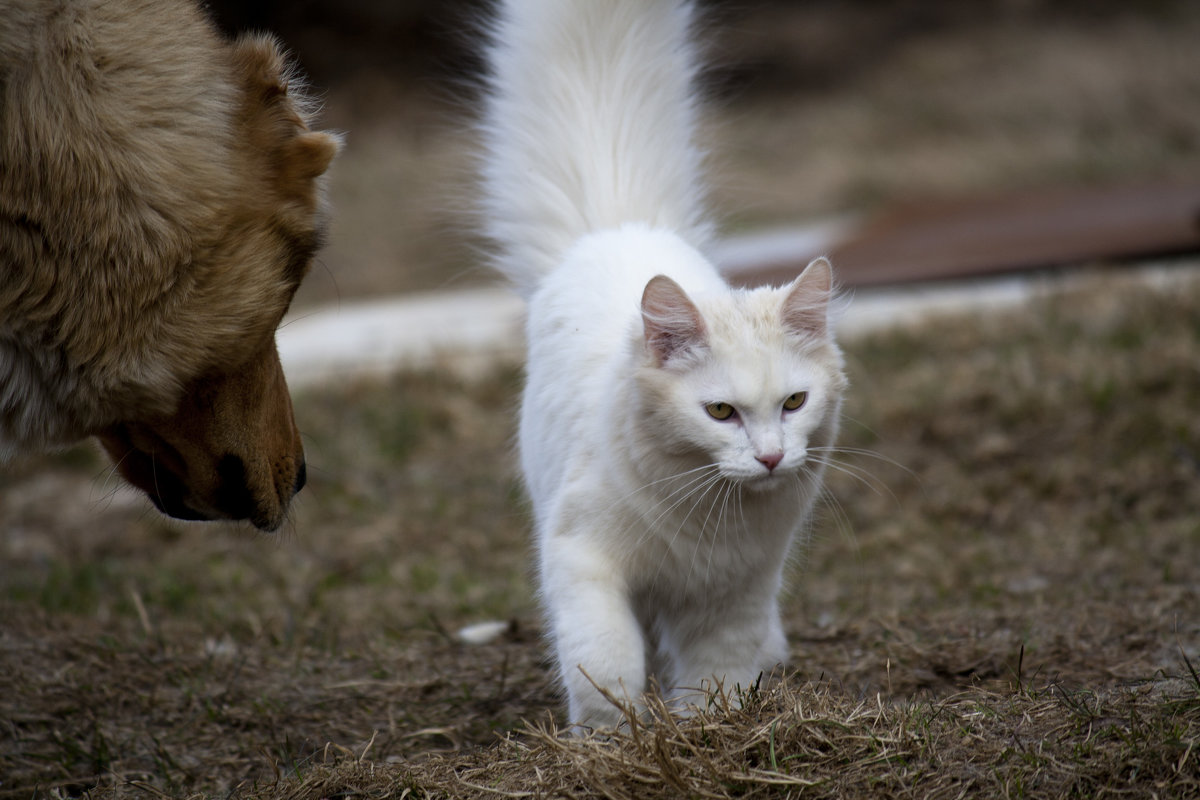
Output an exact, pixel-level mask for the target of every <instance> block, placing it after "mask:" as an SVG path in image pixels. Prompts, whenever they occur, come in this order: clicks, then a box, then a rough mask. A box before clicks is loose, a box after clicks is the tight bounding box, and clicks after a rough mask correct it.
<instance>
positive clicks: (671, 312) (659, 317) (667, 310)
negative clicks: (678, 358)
mask: <svg viewBox="0 0 1200 800" xmlns="http://www.w3.org/2000/svg"><path fill="white" fill-rule="evenodd" d="M642 327H643V330H644V332H645V337H646V349H647V350H648V351H649V352H650V353H651V354H652V355H653V356H654V360H655V362H656V363H657V364H658V365H659V366H662V365H663V364H665V363H666V362H667V361H668V359H670V358H671V357H672V356H674V355H676V354H678V353H681V352H683V351H685V350H688V349H689V348H692V347H695V346H696V345H699V344H703V343H704V334H705V327H704V318H703V317H702V316H700V311H699V309H697V308H696V306H695V304H694V303H692V301H691V298H689V297H688V296H687V293H686V292H684V291H683V288H682V287H681V286H680V285H679V284H678V283H676V282H675V281H673V280H671V279H670V278H668V277H667V276H666V275H656V276H655V277H653V278H651V279H650V282H649V283H647V284H646V289H645V291H644V292H642Z"/></svg>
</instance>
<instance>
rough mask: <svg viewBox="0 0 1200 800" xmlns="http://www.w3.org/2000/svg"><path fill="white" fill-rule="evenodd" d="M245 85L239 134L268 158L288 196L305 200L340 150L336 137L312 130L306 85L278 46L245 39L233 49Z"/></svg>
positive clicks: (269, 40) (262, 39)
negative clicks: (316, 180) (293, 72)
mask: <svg viewBox="0 0 1200 800" xmlns="http://www.w3.org/2000/svg"><path fill="white" fill-rule="evenodd" d="M231 47H232V52H233V64H234V69H235V70H236V71H237V73H238V77H239V80H240V81H241V91H242V105H241V117H240V124H241V134H242V136H243V137H245V139H246V140H247V142H248V143H250V144H251V146H252V148H253V150H254V151H255V152H256V153H259V154H263V153H266V154H270V156H269V158H268V160H267V163H269V164H270V165H271V168H272V169H273V170H274V175H275V180H276V185H277V186H278V187H279V189H280V191H282V192H283V193H284V194H285V195H287V196H297V195H299V196H307V195H308V194H309V193H311V191H312V181H313V180H314V179H315V178H317V177H319V176H320V175H322V174H323V173H324V172H325V170H326V169H327V168H328V167H329V164H330V162H331V161H333V158H334V156H336V155H337V153H338V150H339V149H340V147H341V140H340V139H339V138H338V137H337V136H336V135H334V134H330V133H322V132H316V131H311V130H309V124H308V123H309V120H308V105H309V102H308V100H307V98H306V97H305V95H304V86H303V83H302V82H301V81H300V80H299V79H298V78H297V77H295V76H294V75H293V74H292V72H291V69H290V66H289V64H288V61H287V59H286V58H285V57H284V54H283V51H282V49H281V47H280V45H279V43H278V42H276V41H275V39H273V38H272V37H270V36H261V35H247V36H242V37H240V38H239V39H237V40H236V41H235V42H234V43H233V44H232V45H231Z"/></svg>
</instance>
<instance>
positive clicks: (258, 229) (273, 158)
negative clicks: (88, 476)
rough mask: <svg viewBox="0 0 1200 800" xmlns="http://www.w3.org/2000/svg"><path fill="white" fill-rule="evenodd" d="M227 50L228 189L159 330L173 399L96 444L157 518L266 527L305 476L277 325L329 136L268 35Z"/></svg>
mask: <svg viewBox="0 0 1200 800" xmlns="http://www.w3.org/2000/svg"><path fill="white" fill-rule="evenodd" d="M231 48H232V52H233V55H234V59H233V61H234V68H235V70H236V72H237V73H238V76H239V79H240V90H241V96H242V101H241V105H240V112H239V113H238V114H237V115H236V118H235V132H236V145H235V149H236V153H235V154H234V156H233V159H234V163H235V164H236V171H237V173H238V176H239V182H240V185H238V186H236V187H235V191H233V192H232V193H231V196H229V197H227V198H223V199H222V200H221V207H220V208H217V209H215V212H216V213H214V214H212V215H211V217H212V219H213V220H214V230H213V232H212V234H211V235H208V236H207V237H204V238H199V239H198V245H197V248H196V251H195V253H194V257H193V260H192V263H191V265H189V270H188V272H189V274H188V277H187V279H186V281H184V282H183V283H184V284H186V285H187V291H186V297H181V298H180V299H179V300H178V301H177V302H175V303H174V306H175V308H174V309H173V310H172V312H171V319H170V320H169V322H168V323H167V324H165V325H162V326H160V336H161V337H162V338H163V339H164V341H161V342H158V343H157V344H156V348H157V350H158V354H159V359H160V361H159V363H165V364H167V365H168V367H167V368H168V369H170V370H171V372H172V375H171V378H172V380H171V382H172V383H174V384H175V391H174V392H173V393H172V402H168V403H166V404H162V403H156V402H132V403H128V404H126V405H127V407H133V408H137V409H139V413H136V414H130V415H128V416H127V417H126V418H124V419H122V420H121V421H119V422H118V423H116V424H113V425H110V426H107V427H105V428H104V429H103V430H100V431H98V432H97V436H98V438H99V439H100V441H101V443H102V444H103V446H104V448H105V449H106V450H107V451H108V453H109V454H110V455H111V457H112V458H113V460H114V462H115V463H116V466H117V469H118V470H119V471H120V472H121V474H122V475H123V476H124V477H125V478H126V479H127V480H128V481H129V482H131V483H132V484H133V485H135V486H137V487H138V488H140V489H142V490H143V491H144V492H146V494H147V495H148V496H149V497H150V499H151V500H152V501H153V502H154V504H155V505H156V506H157V507H158V508H159V509H160V510H161V511H162V512H164V513H166V514H168V515H170V516H173V517H177V518H180V519H189V520H211V519H235V520H239V519H245V520H249V521H250V522H252V523H253V524H254V525H255V526H257V527H258V528H261V529H263V530H268V531H270V530H275V529H276V528H278V527H279V526H280V524H282V522H283V520H284V519H285V518H286V514H287V510H288V505H289V502H290V500H291V498H292V496H293V495H294V494H295V493H296V492H298V491H299V490H300V488H301V487H303V485H304V482H305V473H306V470H305V461H304V450H303V447H302V445H301V442H300V435H299V431H298V430H297V428H296V423H295V421H294V419H293V415H292V404H291V398H290V396H289V394H288V388H287V384H286V382H285V380H284V376H283V370H282V367H281V366H280V362H279V356H278V353H277V351H276V348H275V338H274V337H275V329H276V327H278V325H279V322H280V320H281V319H282V317H283V315H284V313H285V312H286V310H287V307H288V305H289V304H290V302H291V299H292V296H293V295H294V293H295V291H296V289H297V288H298V286H299V285H300V282H301V280H302V279H303V277H304V275H305V274H306V273H307V271H308V269H309V265H310V262H311V260H312V257H313V254H314V253H315V251H316V250H317V248H318V247H319V245H320V242H321V240H322V237H323V232H324V231H323V228H324V214H323V212H322V209H321V197H320V192H319V188H320V187H319V186H318V179H319V177H320V176H321V175H322V174H323V173H324V172H325V170H326V168H327V167H328V165H329V163H330V161H331V160H332V159H333V157H334V155H335V154H336V152H337V150H338V146H339V142H338V139H337V138H336V137H333V136H330V135H329V134H325V133H319V132H312V131H309V130H308V127H307V124H306V121H305V118H304V109H303V105H302V104H303V101H302V99H299V98H297V97H296V96H295V92H289V87H288V76H287V72H286V64H285V62H284V61H283V59H282V57H281V56H280V54H279V52H278V50H277V48H276V46H275V44H274V42H273V41H272V40H270V39H268V38H261V37H249V38H243V39H241V40H239V41H238V42H236V43H234V44H233V45H231Z"/></svg>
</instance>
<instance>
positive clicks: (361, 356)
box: [276, 225, 1200, 388]
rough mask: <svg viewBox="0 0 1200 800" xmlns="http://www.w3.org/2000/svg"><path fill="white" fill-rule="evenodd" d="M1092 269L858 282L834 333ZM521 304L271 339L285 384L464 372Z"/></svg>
mask: <svg viewBox="0 0 1200 800" xmlns="http://www.w3.org/2000/svg"><path fill="white" fill-rule="evenodd" d="M839 232H840V229H839V228H838V226H836V225H832V226H823V227H820V228H813V229H806V230H799V231H795V232H782V233H779V232H769V233H766V234H760V235H757V236H754V237H740V238H739V239H737V240H728V241H726V242H725V243H723V244H722V246H721V247H720V248H718V250H717V253H718V258H720V259H722V263H724V264H726V265H728V266H730V267H731V268H732V269H734V270H739V269H745V268H746V267H747V265H748V264H750V263H751V262H752V261H753V260H754V259H755V258H760V257H764V258H768V259H776V258H777V257H778V255H779V253H780V252H786V253H796V252H798V251H799V252H820V251H821V249H822V248H821V247H820V244H821V242H822V241H828V240H829V239H828V238H824V239H823V238H822V237H831V236H835V235H837V234H838V233H839ZM800 245H803V246H800ZM764 254H766V255H765V256H764ZM835 266H836V265H835ZM1198 271H1200V262H1196V263H1195V264H1193V265H1192V267H1191V268H1180V267H1177V266H1174V267H1170V266H1163V265H1148V266H1146V267H1139V268H1136V269H1131V268H1123V269H1121V270H1119V272H1114V276H1115V278H1116V279H1118V280H1133V281H1136V282H1139V283H1148V284H1151V285H1158V286H1160V287H1163V286H1170V285H1173V284H1174V283H1175V282H1178V281H1180V280H1183V279H1189V280H1190V279H1192V278H1193V276H1195V275H1196V274H1197V272H1198ZM1094 275H1095V273H1094V272H1090V273H1085V274H1080V273H1069V272H1065V273H1052V274H1034V275H1016V276H1005V277H999V278H986V279H972V280H967V281H958V282H954V283H946V284H915V285H907V286H901V287H889V288H877V289H862V290H859V291H856V292H854V293H853V294H852V295H851V296H850V298H849V299H850V302H849V304H848V307H847V308H846V309H845V311H844V313H843V314H842V315H841V317H840V319H839V322H838V331H839V336H841V337H842V338H844V339H846V338H853V337H856V336H862V335H864V334H867V333H871V332H874V331H878V330H880V329H886V328H889V327H893V326H897V325H905V324H911V323H915V322H919V321H921V320H923V319H925V318H927V317H929V316H930V315H933V314H939V313H954V312H960V313H961V312H964V311H972V310H998V309H1002V308H1011V307H1013V306H1016V305H1019V304H1021V303H1024V302H1026V301H1028V300H1029V299H1030V298H1031V297H1035V296H1041V295H1046V294H1048V293H1052V292H1055V291H1062V290H1064V289H1067V288H1069V287H1070V286H1071V285H1072V284H1078V283H1080V282H1082V281H1085V280H1088V279H1094ZM523 312H524V304H523V302H522V301H521V299H520V298H518V297H517V296H516V295H515V294H514V293H512V292H511V291H509V290H508V289H503V288H482V289H470V290H464V291H459V292H436V293H427V294H419V295H409V296H404V297H397V298H394V299H388V300H376V301H368V302H359V303H343V304H341V305H339V306H337V307H332V308H324V309H315V310H307V311H299V312H297V313H296V314H294V315H291V316H289V317H288V318H287V319H285V320H284V324H283V325H282V326H281V327H280V329H279V332H278V334H277V336H276V340H277V342H278V345H279V355H280V358H281V359H282V361H283V366H284V371H285V373H286V374H287V378H288V383H289V384H290V385H291V386H292V388H303V387H307V386H314V385H320V384H325V383H331V382H335V381H343V380H353V379H358V378H380V377H386V376H387V375H390V374H392V373H395V372H399V371H402V370H426V369H448V370H451V371H453V372H455V373H457V374H461V375H464V376H468V377H469V376H473V375H480V374H484V373H486V372H487V371H488V370H489V369H490V368H491V367H492V366H493V365H495V364H499V363H505V362H508V363H517V362H518V361H519V359H520V358H521V357H522V354H523V351H524V337H523V332H522V325H523V319H522V318H523Z"/></svg>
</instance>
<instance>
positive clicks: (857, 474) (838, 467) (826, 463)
mask: <svg viewBox="0 0 1200 800" xmlns="http://www.w3.org/2000/svg"><path fill="white" fill-rule="evenodd" d="M808 460H809V461H811V462H813V463H815V464H820V465H821V466H823V467H826V468H828V469H832V470H834V471H836V472H840V473H842V474H843V475H847V476H849V477H850V478H853V479H854V480H855V481H857V482H859V483H860V484H862V485H863V486H865V487H866V488H868V489H870V490H871V491H872V492H874V493H875V494H877V495H880V496H882V495H883V494H884V493H885V492H886V493H888V494H891V490H890V489H888V488H887V484H885V483H884V482H883V481H881V480H880V479H879V478H878V477H877V476H876V475H875V474H874V473H872V472H870V471H869V470H866V469H863V468H862V467H859V466H857V465H855V464H849V463H846V462H844V461H839V460H838V459H836V458H832V457H830V456H813V455H811V454H810V455H809V459H808ZM880 487H883V488H880ZM892 496H893V497H894V496H895V495H892Z"/></svg>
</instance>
